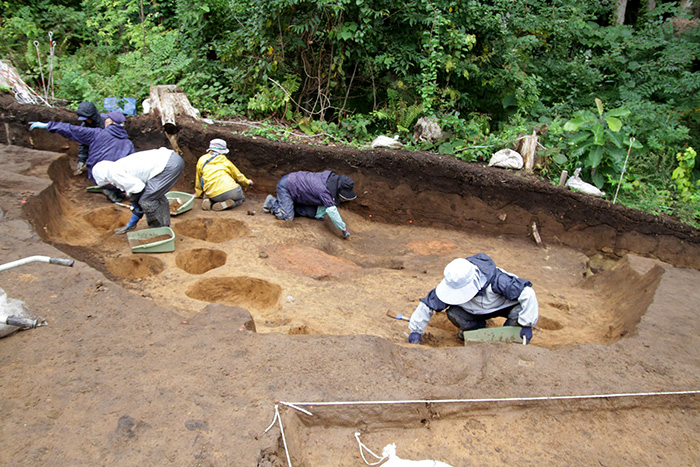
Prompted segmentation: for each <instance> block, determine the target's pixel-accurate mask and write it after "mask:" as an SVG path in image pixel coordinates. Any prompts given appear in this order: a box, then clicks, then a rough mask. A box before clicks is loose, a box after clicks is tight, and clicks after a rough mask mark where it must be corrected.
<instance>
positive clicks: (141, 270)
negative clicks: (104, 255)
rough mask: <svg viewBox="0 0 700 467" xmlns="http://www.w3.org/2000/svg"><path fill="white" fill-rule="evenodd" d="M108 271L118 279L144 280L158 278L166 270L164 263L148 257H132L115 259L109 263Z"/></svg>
mask: <svg viewBox="0 0 700 467" xmlns="http://www.w3.org/2000/svg"><path fill="white" fill-rule="evenodd" d="M107 269H108V270H109V272H111V273H112V274H114V275H115V276H116V277H121V278H124V279H143V278H145V277H152V276H157V275H158V274H160V273H161V272H163V270H164V269H165V265H164V264H163V262H162V261H161V260H160V259H158V258H154V257H152V256H148V255H131V256H122V257H120V258H115V259H113V260H111V261H110V262H109V263H107Z"/></svg>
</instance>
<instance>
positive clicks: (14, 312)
mask: <svg viewBox="0 0 700 467" xmlns="http://www.w3.org/2000/svg"><path fill="white" fill-rule="evenodd" d="M8 316H14V317H16V318H27V319H36V316H35V315H34V313H33V312H32V311H31V310H30V309H29V307H27V304H26V303H24V302H23V301H22V300H17V299H14V298H10V297H8V296H7V294H6V293H5V291H4V290H2V289H0V321H2V322H3V323H4V322H5V318H7V317H8ZM19 330H20V328H19V327H17V326H10V325H8V324H0V338H2V337H5V336H9V335H10V334H12V333H14V332H17V331H19Z"/></svg>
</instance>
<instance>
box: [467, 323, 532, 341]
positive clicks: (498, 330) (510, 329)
mask: <svg viewBox="0 0 700 467" xmlns="http://www.w3.org/2000/svg"><path fill="white" fill-rule="evenodd" d="M520 329H521V328H520V326H501V327H494V328H484V329H477V330H475V331H464V333H463V335H464V345H468V344H469V343H471V342H503V343H519V344H522V342H523V339H522V338H521V337H520Z"/></svg>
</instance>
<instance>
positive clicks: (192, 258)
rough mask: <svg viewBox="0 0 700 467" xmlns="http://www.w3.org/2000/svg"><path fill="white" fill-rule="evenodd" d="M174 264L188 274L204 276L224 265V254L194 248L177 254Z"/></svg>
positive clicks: (219, 251)
mask: <svg viewBox="0 0 700 467" xmlns="http://www.w3.org/2000/svg"><path fill="white" fill-rule="evenodd" d="M175 264H176V265H177V267H179V268H180V269H182V270H183V271H185V272H188V273H189V274H204V273H205V272H207V271H211V270H212V269H216V268H218V267H221V266H223V265H224V264H226V253H225V252H224V251H222V250H214V249H210V248H195V249H192V250H188V251H183V252H181V253H178V254H177V257H176V259H175Z"/></svg>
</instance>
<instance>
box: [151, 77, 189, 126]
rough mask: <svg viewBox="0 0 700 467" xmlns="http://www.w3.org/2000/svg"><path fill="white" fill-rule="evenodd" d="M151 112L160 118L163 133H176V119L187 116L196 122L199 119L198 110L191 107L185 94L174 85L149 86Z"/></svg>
mask: <svg viewBox="0 0 700 467" xmlns="http://www.w3.org/2000/svg"><path fill="white" fill-rule="evenodd" d="M149 101H150V108H151V112H155V113H156V115H157V116H159V117H160V123H161V125H163V129H164V130H165V133H167V134H169V135H173V134H175V133H177V130H178V128H177V117H178V116H181V115H187V116H189V117H192V118H194V119H196V120H199V119H200V118H201V117H200V115H199V110H197V109H195V108H194V107H192V104H190V101H189V99H188V98H187V94H185V93H184V92H183V91H182V90H181V89H180V88H178V87H177V86H176V85H174V84H167V85H161V86H151V93H150V96H149Z"/></svg>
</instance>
